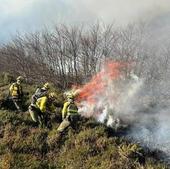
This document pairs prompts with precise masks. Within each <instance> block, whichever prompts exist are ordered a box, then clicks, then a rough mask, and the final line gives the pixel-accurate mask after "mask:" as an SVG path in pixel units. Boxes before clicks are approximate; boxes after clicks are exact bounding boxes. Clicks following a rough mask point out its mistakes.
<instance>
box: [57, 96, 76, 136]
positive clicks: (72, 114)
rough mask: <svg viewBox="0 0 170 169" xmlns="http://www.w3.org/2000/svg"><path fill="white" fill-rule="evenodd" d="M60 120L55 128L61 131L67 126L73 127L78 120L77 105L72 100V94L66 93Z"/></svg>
mask: <svg viewBox="0 0 170 169" xmlns="http://www.w3.org/2000/svg"><path fill="white" fill-rule="evenodd" d="M62 120H63V121H62V122H61V124H60V125H59V127H58V129H57V131H58V132H61V133H62V132H63V131H64V130H65V129H66V128H67V127H69V126H72V127H75V126H76V123H77V121H78V120H79V114H78V107H77V105H76V104H75V102H74V95H72V94H69V95H67V101H66V102H65V103H64V106H63V109H62Z"/></svg>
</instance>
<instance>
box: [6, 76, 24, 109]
mask: <svg viewBox="0 0 170 169" xmlns="http://www.w3.org/2000/svg"><path fill="white" fill-rule="evenodd" d="M23 80H24V78H23V77H22V76H18V77H17V79H16V82H15V83H13V84H12V85H11V86H10V88H9V97H10V99H11V100H12V102H13V103H14V105H15V108H16V109H17V111H18V112H22V111H23V110H22V101H23V90H22V85H21V83H22V82H23Z"/></svg>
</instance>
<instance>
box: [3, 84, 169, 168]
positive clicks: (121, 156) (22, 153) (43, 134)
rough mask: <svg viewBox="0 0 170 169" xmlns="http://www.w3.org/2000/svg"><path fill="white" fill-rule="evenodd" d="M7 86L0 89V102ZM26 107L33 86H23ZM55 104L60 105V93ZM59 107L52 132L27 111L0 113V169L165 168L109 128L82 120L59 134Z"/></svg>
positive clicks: (33, 88) (53, 119)
mask: <svg viewBox="0 0 170 169" xmlns="http://www.w3.org/2000/svg"><path fill="white" fill-rule="evenodd" d="M8 87H9V85H6V84H4V85H3V84H2V83H1V87H0V93H1V100H2V99H3V98H4V97H5V95H6V94H7V93H8ZM24 89H25V92H29V93H28V95H27V96H26V97H25V105H28V104H29V98H30V96H31V94H32V92H33V91H34V90H35V86H30V85H26V84H25V85H24ZM57 92H58V96H59V98H58V102H59V103H60V104H62V103H63V100H62V99H63V98H62V92H59V91H57ZM60 111H61V108H58V109H57V111H56V113H54V114H52V115H51V120H52V125H53V128H52V130H48V129H39V128H36V127H35V126H34V123H33V122H32V120H31V117H30V115H29V113H28V112H27V111H25V112H22V113H19V114H17V113H15V112H14V111H12V110H6V109H2V108H1V110H0V169H76V168H77V169H165V168H167V167H166V166H165V165H164V164H161V163H159V160H158V159H157V158H156V156H155V154H154V153H148V152H147V153H146V152H145V151H144V150H143V149H142V148H141V147H140V146H139V145H137V144H133V143H130V142H129V141H127V140H126V139H125V138H123V137H122V136H121V137H120V136H119V137H118V136H116V135H117V134H116V132H115V131H114V130H113V129H112V128H108V127H107V126H105V125H103V124H100V123H98V122H96V121H95V120H94V119H86V118H82V119H81V120H80V121H79V122H78V124H77V128H76V129H72V128H68V130H67V131H66V132H65V133H63V134H62V135H61V134H59V133H57V131H56V129H57V127H58V126H59V124H60V122H61V114H60Z"/></svg>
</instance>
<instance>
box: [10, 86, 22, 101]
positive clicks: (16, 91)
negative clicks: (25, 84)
mask: <svg viewBox="0 0 170 169" xmlns="http://www.w3.org/2000/svg"><path fill="white" fill-rule="evenodd" d="M9 93H10V96H12V97H13V98H20V97H22V96H23V91H22V86H21V85H20V84H18V83H13V84H12V85H11V86H10V88H9Z"/></svg>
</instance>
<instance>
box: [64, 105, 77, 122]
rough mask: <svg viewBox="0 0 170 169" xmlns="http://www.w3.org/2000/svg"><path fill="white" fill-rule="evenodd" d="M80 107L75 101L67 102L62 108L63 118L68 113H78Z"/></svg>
mask: <svg viewBox="0 0 170 169" xmlns="http://www.w3.org/2000/svg"><path fill="white" fill-rule="evenodd" d="M77 114H78V108H77V106H76V104H75V103H70V102H65V103H64V106H63V109H62V118H63V119H64V118H65V117H66V116H67V115H77Z"/></svg>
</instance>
